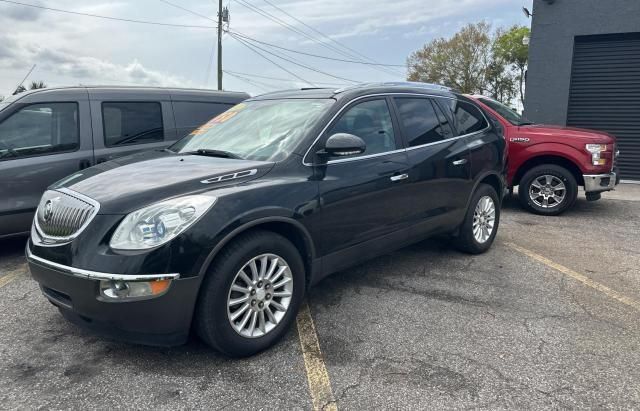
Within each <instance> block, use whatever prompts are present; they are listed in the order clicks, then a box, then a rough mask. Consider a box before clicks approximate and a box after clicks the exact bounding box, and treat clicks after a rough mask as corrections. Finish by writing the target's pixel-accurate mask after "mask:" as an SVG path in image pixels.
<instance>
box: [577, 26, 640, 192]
mask: <svg viewBox="0 0 640 411" xmlns="http://www.w3.org/2000/svg"><path fill="white" fill-rule="evenodd" d="M567 125H571V126H576V127H585V128H592V129H596V130H604V131H607V132H609V133H611V134H613V135H615V136H616V137H617V138H618V143H619V144H618V148H619V149H620V154H621V155H620V159H619V161H618V165H619V167H620V173H621V175H622V178H623V179H628V180H640V33H633V34H624V35H609V36H579V37H576V41H575V47H574V55H573V67H572V73H571V90H570V93H569V109H568V114H567Z"/></svg>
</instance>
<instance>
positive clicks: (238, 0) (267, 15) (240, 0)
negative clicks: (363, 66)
mask: <svg viewBox="0 0 640 411" xmlns="http://www.w3.org/2000/svg"><path fill="white" fill-rule="evenodd" d="M235 1H236V3H238V4H240V5H241V6H243V7H245V8H248V9H249V10H252V11H254V12H255V13H258V14H260V15H261V16H263V17H265V18H267V19H269V20H271V21H273V22H275V23H276V24H278V25H280V26H282V27H284V28H286V29H287V30H289V31H292V32H294V33H296V34H298V35H300V36H303V37H305V38H306V39H308V40H311V41H312V42H314V43H317V44H319V45H321V46H323V47H325V48H327V49H329V50H332V51H334V52H336V53H339V54H341V55H343V56H346V57H350V58H352V57H353V56H351V55H349V54H346V53H345V52H344V51H342V50H340V49H338V48H336V47H334V46H331V45H329V44H327V43H325V42H322V41H320V40H318V39H316V38H314V37H313V36H311V35H310V34H308V33H306V32H304V31H302V30H300V29H298V28H297V27H294V26H292V25H291V24H289V23H287V22H286V21H284V20H282V19H280V18H279V17H276V16H274V15H273V14H271V13H269V12H267V11H264V10H262V9H261V8H259V7H257V6H254V5H253V4H251V3H249V2H247V1H245V0H235Z"/></svg>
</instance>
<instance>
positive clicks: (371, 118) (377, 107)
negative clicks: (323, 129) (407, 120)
mask: <svg viewBox="0 0 640 411" xmlns="http://www.w3.org/2000/svg"><path fill="white" fill-rule="evenodd" d="M337 133H348V134H353V135H355V136H358V137H360V138H361V139H363V140H364V142H365V144H366V145H367V148H366V150H365V152H364V153H362V154H361V155H364V156H366V155H371V154H378V153H384V152H386V151H393V150H395V149H396V148H397V146H396V137H395V134H394V132H393V122H392V120H391V113H390V112H389V107H388V106H387V101H386V100H384V99H381V100H369V101H365V102H363V103H359V104H356V105H354V106H352V107H351V108H349V109H348V110H347V111H346V112H345V113H344V114H342V117H340V120H338V122H337V123H335V124H334V125H333V126H332V127H331V128H330V129H329V131H328V134H327V135H328V136H332V135H333V134H337Z"/></svg>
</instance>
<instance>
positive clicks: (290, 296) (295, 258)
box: [195, 231, 305, 357]
mask: <svg viewBox="0 0 640 411" xmlns="http://www.w3.org/2000/svg"><path fill="white" fill-rule="evenodd" d="M304 292H305V272H304V263H303V261H302V258H301V257H300V254H299V252H298V250H297V249H296V248H295V246H294V245H293V244H291V242H290V241H289V240H287V239H286V238H285V237H283V236H281V235H279V234H276V233H272V232H269V231H254V232H250V233H246V234H243V235H241V236H240V237H238V238H237V239H235V240H234V241H233V242H232V243H230V244H229V245H228V246H226V247H225V248H224V249H223V251H221V252H220V254H219V255H218V256H216V258H215V260H214V263H213V264H212V265H211V267H210V269H209V270H208V273H207V275H206V277H205V279H204V282H203V284H202V287H201V289H200V297H199V299H198V304H197V307H196V318H195V326H196V330H197V333H198V335H199V336H200V338H202V340H203V341H204V342H206V343H207V344H209V345H210V346H211V347H213V348H214V349H216V350H218V351H220V352H222V353H223V354H226V355H228V356H232V357H245V356H249V355H253V354H256V353H258V352H260V351H262V350H264V349H266V348H269V347H270V346H272V345H273V344H275V343H276V342H277V341H278V340H279V339H280V338H281V337H282V336H283V335H284V334H285V332H286V331H287V329H288V328H289V326H290V325H291V324H292V322H293V320H294V319H295V316H296V314H297V312H298V308H299V307H300V304H301V302H302V299H303V297H304Z"/></svg>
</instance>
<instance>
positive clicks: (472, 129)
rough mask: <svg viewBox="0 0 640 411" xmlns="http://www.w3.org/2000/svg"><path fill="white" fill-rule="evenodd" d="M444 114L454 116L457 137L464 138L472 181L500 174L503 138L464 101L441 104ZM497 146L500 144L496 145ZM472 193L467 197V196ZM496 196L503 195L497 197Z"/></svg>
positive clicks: (481, 114)
mask: <svg viewBox="0 0 640 411" xmlns="http://www.w3.org/2000/svg"><path fill="white" fill-rule="evenodd" d="M443 104H446V110H448V112H449V113H450V115H452V116H453V122H454V125H455V128H456V129H457V131H458V134H459V135H461V136H464V141H465V142H466V144H467V147H468V148H469V163H470V166H471V167H470V170H469V172H470V175H471V179H472V181H476V180H478V179H479V178H482V177H483V176H484V175H486V174H487V173H490V172H492V171H494V170H501V169H502V168H503V167H504V165H503V164H502V161H503V160H502V159H503V158H504V154H505V153H501V152H500V148H501V147H502V148H504V147H505V144H504V137H503V136H502V135H501V134H500V133H499V131H498V130H497V129H496V128H495V127H492V126H491V125H490V124H489V121H488V120H487V118H486V116H485V115H484V114H483V112H482V110H480V108H478V107H477V106H476V105H475V104H473V103H471V102H470V101H468V100H466V99H464V100H463V99H462V98H459V99H457V100H449V101H445V100H443ZM496 142H498V143H499V144H495V143H496ZM470 195H471V193H469V196H470ZM498 195H499V196H501V195H502V193H498Z"/></svg>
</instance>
